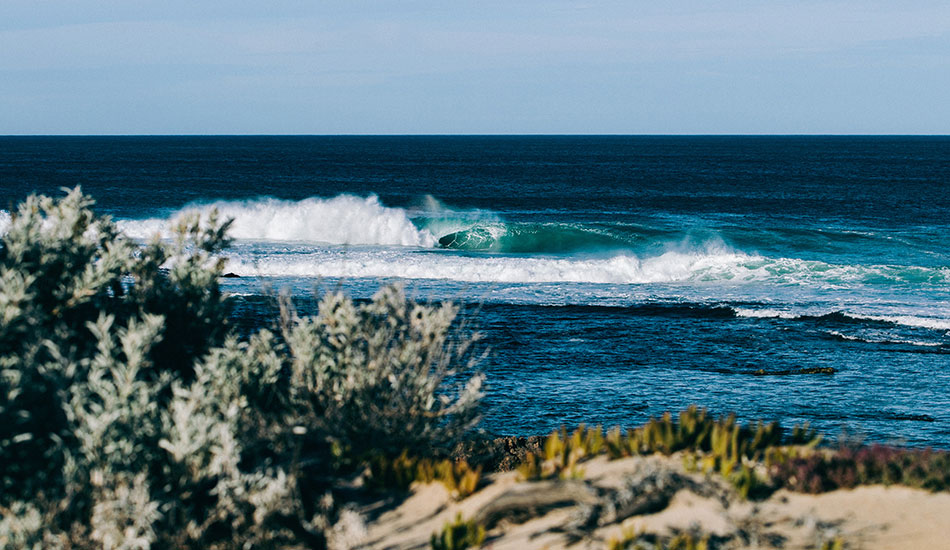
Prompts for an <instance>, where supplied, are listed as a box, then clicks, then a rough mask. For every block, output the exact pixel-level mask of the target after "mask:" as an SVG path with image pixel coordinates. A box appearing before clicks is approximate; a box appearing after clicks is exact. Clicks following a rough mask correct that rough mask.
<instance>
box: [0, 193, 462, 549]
mask: <svg viewBox="0 0 950 550" xmlns="http://www.w3.org/2000/svg"><path fill="white" fill-rule="evenodd" d="M91 206H92V201H91V200H90V199H89V198H88V197H86V196H84V195H82V194H81V193H80V192H79V191H78V190H74V191H72V192H70V193H69V194H68V195H67V196H66V197H65V198H62V199H59V200H54V199H50V198H47V197H30V198H28V199H27V200H25V201H24V202H23V203H22V204H21V205H20V206H19V208H18V209H17V211H16V212H15V214H14V216H13V217H12V220H11V223H10V226H9V229H8V230H7V232H6V233H5V234H4V235H3V236H2V241H0V512H2V519H0V547H5V548H56V547H78V548H84V547H96V548H109V549H111V548H238V547H242V548H246V547H255V548H267V547H278V546H280V547H284V546H288V545H291V546H305V547H322V546H324V545H326V543H327V537H330V538H332V537H334V536H337V535H339V534H340V532H341V527H340V525H341V524H342V523H345V522H343V520H345V519H346V518H347V516H346V514H345V513H343V514H341V513H340V512H341V508H340V506H339V503H337V502H336V500H335V499H334V494H333V492H332V488H333V487H332V481H328V480H332V479H333V478H334V476H339V475H341V474H346V472H347V471H352V470H353V469H355V468H357V467H359V466H360V465H361V464H363V463H364V462H365V461H366V460H367V459H369V458H370V457H371V456H372V457H383V458H388V457H394V456H398V454H399V453H400V452H402V451H403V450H407V452H409V453H416V454H418V453H421V452H423V451H425V452H429V451H430V450H431V449H432V448H433V447H439V446H441V447H445V448H448V446H450V445H451V444H453V443H454V442H455V440H456V439H457V438H458V437H459V435H461V434H462V433H464V432H465V431H466V430H468V429H469V428H470V427H472V426H473V425H474V424H475V423H476V422H477V420H478V414H477V412H478V408H477V406H478V403H479V399H480V397H481V390H480V384H481V377H480V376H479V375H474V376H464V375H463V376H461V377H460V376H457V375H459V374H461V373H462V371H464V370H466V369H468V368H470V367H471V366H472V364H473V359H472V354H471V349H470V348H469V347H468V344H469V343H470V342H471V341H470V340H464V339H463V340H462V342H463V343H462V344H455V343H452V342H450V339H449V338H448V335H449V329H450V326H451V324H452V321H453V318H454V316H455V313H456V310H455V308H453V307H452V306H451V305H443V306H437V307H430V306H425V305H420V304H415V303H412V302H410V301H408V300H407V299H406V298H405V296H404V295H403V293H402V292H401V291H400V290H399V289H398V288H394V287H387V288H384V289H383V290H381V291H380V292H379V293H378V294H377V295H376V296H374V297H373V299H372V300H371V301H369V302H368V303H365V304H356V303H354V302H352V301H351V300H349V299H347V298H346V297H344V296H342V295H341V294H337V293H331V294H327V295H326V296H324V297H323V300H322V302H321V304H320V310H319V313H318V314H317V315H315V316H313V317H303V318H301V317H298V316H297V315H296V314H295V313H294V312H293V310H292V308H290V307H285V308H284V310H283V316H282V317H283V322H282V323H281V329H280V330H279V332H278V333H274V332H272V331H268V330H262V331H260V332H258V333H256V334H254V335H252V336H251V337H250V338H249V339H247V340H246V341H239V340H238V339H237V338H236V337H235V336H233V335H232V334H231V333H230V332H229V331H228V330H227V322H226V321H227V306H226V302H225V300H224V299H223V297H222V295H221V292H220V289H219V288H218V283H217V280H218V277H219V276H220V275H221V272H222V267H223V262H222V261H221V260H220V259H218V258H217V257H216V256H217V254H218V252H220V251H221V250H222V248H223V247H225V246H226V245H227V244H228V240H227V237H226V231H227V228H228V223H227V222H223V223H222V222H219V221H218V220H217V219H215V217H214V216H213V215H212V217H211V218H210V219H208V220H199V219H198V218H197V217H193V218H187V219H184V220H182V221H181V222H180V223H179V225H178V226H177V228H176V231H175V238H174V239H173V240H171V241H170V242H163V241H159V240H158V239H156V240H154V241H152V242H151V243H149V244H148V245H146V246H138V245H137V244H135V243H133V242H131V241H129V240H127V239H125V238H123V237H122V236H121V235H120V234H119V233H118V231H117V230H116V227H115V225H114V224H113V223H112V222H111V221H110V220H109V219H107V218H103V217H97V216H96V215H95V214H93V212H92V211H91ZM450 380H461V382H460V383H459V384H456V385H450V384H449V381H450ZM439 468H443V469H444V467H441V466H440V467H439ZM437 469H438V468H437ZM450 470H451V471H450V472H448V473H445V474H444V475H442V477H445V478H447V479H448V478H450V479H451V481H452V483H455V484H457V485H458V486H459V489H457V490H458V491H459V492H462V491H463V490H464V491H467V490H470V489H469V487H471V486H472V485H473V484H477V474H476V475H475V481H474V482H473V481H472V480H471V479H470V478H471V477H472V474H469V473H467V472H465V471H462V470H456V469H451V468H450ZM439 471H441V470H439ZM440 475H441V474H440ZM331 542H332V541H331Z"/></svg>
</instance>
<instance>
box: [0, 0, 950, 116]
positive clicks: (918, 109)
mask: <svg viewBox="0 0 950 550" xmlns="http://www.w3.org/2000/svg"><path fill="white" fill-rule="evenodd" d="M948 133H950V2H947V1H946V0H942V1H920V2H917V1H908V2H893V1H887V2H879V1H874V0H872V1H862V2H840V1H834V0H829V1H810V0H804V1H780V0H776V1H755V2H753V1H733V0H723V1H717V2H700V1H696V0H684V1H679V2H677V1H673V2H655V1H650V2H646V1H640V0H627V1H602V2H596V1H593V2H583V1H578V2H560V1H557V0H552V1H545V2H540V1H535V0H523V1H516V2H512V1H510V0H506V1H478V2H472V1H465V0H453V1H449V2H446V1H444V0H443V1H439V2H436V1H413V0H402V1H399V2H396V1H376V2H370V1H365V2H364V1H359V0H345V1H336V0H309V1H303V0H286V1H280V0H275V1H272V2H260V1H259V0H255V1H245V0H227V1H224V0H201V1H194V0H136V1H129V0H94V1H90V0H67V1H59V0H0V134H948Z"/></svg>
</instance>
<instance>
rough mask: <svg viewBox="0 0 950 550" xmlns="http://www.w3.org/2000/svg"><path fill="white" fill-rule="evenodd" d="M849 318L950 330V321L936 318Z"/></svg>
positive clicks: (860, 316)
mask: <svg viewBox="0 0 950 550" xmlns="http://www.w3.org/2000/svg"><path fill="white" fill-rule="evenodd" d="M847 315H848V316H849V317H853V318H855V319H866V320H869V321H883V322H885V323H894V324H895V325H904V326H907V327H918V328H929V329H934V330H950V319H938V318H934V317H921V316H917V315H852V314H850V313H849V314H847Z"/></svg>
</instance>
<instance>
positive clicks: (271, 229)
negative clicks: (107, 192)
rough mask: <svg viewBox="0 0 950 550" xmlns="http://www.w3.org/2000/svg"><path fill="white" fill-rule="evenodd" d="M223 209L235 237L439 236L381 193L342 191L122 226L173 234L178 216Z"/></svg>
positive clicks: (383, 240)
mask: <svg viewBox="0 0 950 550" xmlns="http://www.w3.org/2000/svg"><path fill="white" fill-rule="evenodd" d="M212 209H217V210H218V212H219V213H220V214H221V216H223V217H224V218H233V219H234V224H233V225H232V226H231V230H230V233H229V234H230V235H231V236H232V237H234V238H236V239H244V240H258V241H298V242H312V243H328V244H353V245H374V244H375V245H399V246H424V247H431V246H434V245H435V237H433V236H432V234H431V233H430V232H428V231H426V230H420V229H418V228H417V227H416V226H415V225H413V223H412V221H411V220H410V219H409V216H408V215H407V213H406V211H405V210H403V209H401V208H390V207H387V206H384V205H382V204H381V203H380V202H379V198H377V197H376V196H375V195H370V196H368V197H357V196H353V195H339V196H337V197H333V198H331V199H318V198H310V199H304V200H301V201H287V200H279V199H270V198H267V199H257V200H249V201H218V202H212V203H209V204H203V205H200V206H191V207H186V208H184V209H182V210H180V211H178V212H176V213H175V214H173V215H172V216H169V217H168V218H151V219H146V220H121V221H119V222H118V225H119V228H120V229H121V230H122V231H123V232H125V234H127V235H129V236H130V237H133V238H140V239H144V238H149V237H151V236H153V235H155V234H156V233H157V234H160V235H163V236H164V235H167V234H168V233H169V229H170V227H171V226H172V223H173V220H174V219H176V218H178V217H179V216H181V215H184V214H188V213H192V212H199V213H201V214H204V215H207V213H209V212H210V211H211V210H212Z"/></svg>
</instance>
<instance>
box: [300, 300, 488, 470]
mask: <svg viewBox="0 0 950 550" xmlns="http://www.w3.org/2000/svg"><path fill="white" fill-rule="evenodd" d="M457 312H458V310H457V308H456V307H455V306H453V305H451V304H443V305H440V306H426V305H422V304H414V303H412V302H410V301H408V300H407V299H406V297H405V294H404V293H403V290H402V288H401V287H398V286H389V287H384V288H383V289H381V290H380V291H379V292H377V293H376V294H375V295H374V296H373V298H372V300H370V301H369V302H368V303H364V304H355V303H354V302H353V301H352V300H350V299H349V298H347V297H346V296H344V295H343V294H342V293H339V292H331V293H327V294H326V295H324V297H323V299H322V300H321V302H320V305H319V313H318V315H316V316H314V317H304V318H301V317H298V316H297V314H296V313H295V312H294V311H293V309H292V308H291V307H290V304H289V302H288V301H285V302H284V308H283V318H284V328H283V337H284V340H285V341H286V345H287V351H288V354H289V357H290V365H289V366H290V369H289V370H290V381H291V382H290V399H291V400H292V402H293V404H294V407H295V414H296V415H297V422H299V423H300V425H302V426H304V427H305V428H306V429H308V430H312V431H315V432H316V433H321V434H326V436H327V437H328V438H329V439H330V440H331V442H332V444H333V447H334V449H335V452H336V454H337V456H338V457H339V456H342V457H355V458H357V459H365V458H366V457H368V456H370V455H372V454H382V455H383V456H387V457H394V456H398V455H399V454H400V453H401V452H402V451H408V452H409V454H412V455H417V456H418V455H423V454H425V455H431V454H433V452H435V451H437V450H444V452H446V453H447V452H448V450H449V449H450V446H451V445H452V444H453V443H455V442H456V441H457V440H458V439H459V437H460V436H461V435H462V434H464V433H465V432H467V431H468V430H470V429H471V428H472V427H474V426H475V425H476V424H477V423H478V421H479V414H478V403H479V401H480V399H481V397H482V392H481V385H482V381H483V377H482V375H480V374H475V375H471V376H467V377H466V376H465V375H464V373H465V371H466V370H469V369H471V368H472V367H474V366H475V365H476V363H477V362H478V360H479V357H478V356H476V355H474V354H473V352H472V347H471V344H472V343H474V341H476V340H477V335H472V336H471V337H468V338H458V339H450V335H451V330H450V329H451V326H452V322H453V320H454V319H455V316H456V314H457ZM452 382H454V384H450V383H452Z"/></svg>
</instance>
